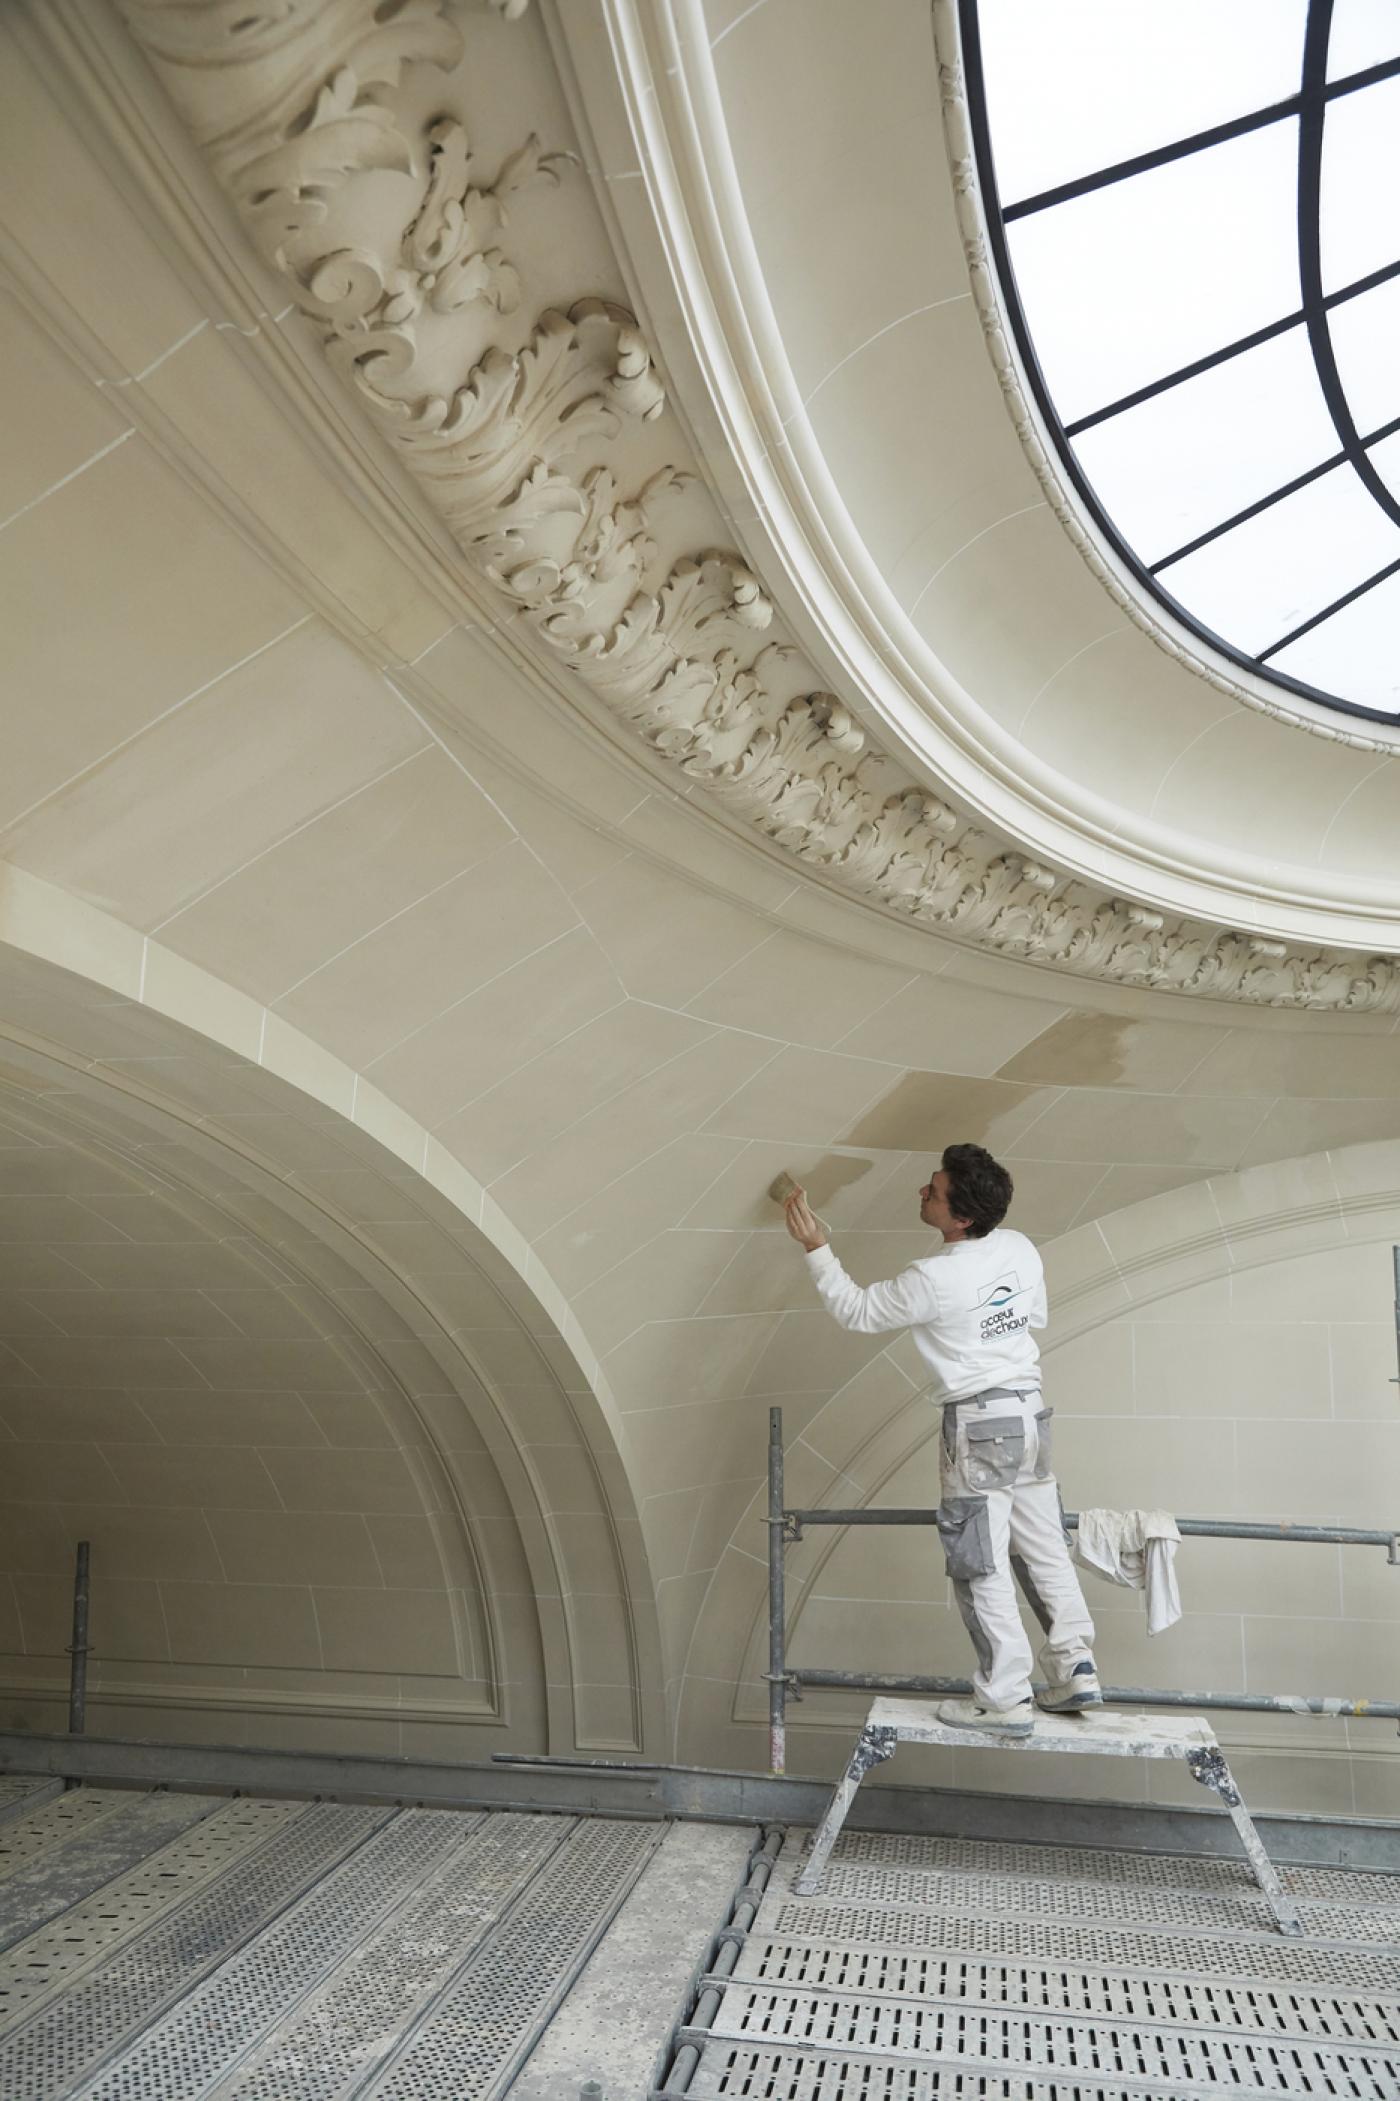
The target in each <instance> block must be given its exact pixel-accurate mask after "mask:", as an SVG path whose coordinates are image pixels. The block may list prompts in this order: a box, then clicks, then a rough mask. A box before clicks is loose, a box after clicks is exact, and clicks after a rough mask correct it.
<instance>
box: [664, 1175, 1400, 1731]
mask: <svg viewBox="0 0 1400 2101" xmlns="http://www.w3.org/2000/svg"><path fill="white" fill-rule="evenodd" d="M1396 1242H1400V1141H1383V1142H1375V1143H1371V1144H1361V1145H1353V1146H1349V1147H1344V1148H1339V1149H1337V1150H1334V1151H1328V1152H1321V1153H1315V1154H1310V1155H1306V1156H1302V1157H1299V1158H1295V1159H1292V1160H1285V1161H1280V1162H1277V1163H1274V1164H1271V1165H1269V1166H1267V1167H1260V1168H1250V1169H1245V1170H1243V1171H1241V1172H1240V1173H1237V1174H1234V1175H1229V1176H1222V1177H1217V1178H1212V1179H1209V1180H1202V1181H1200V1182H1195V1183H1191V1184H1188V1185H1186V1186H1185V1187H1183V1188H1180V1189H1176V1190H1172V1191H1169V1192H1167V1193H1166V1194H1165V1195H1161V1196H1157V1197H1153V1198H1150V1199H1148V1200H1146V1201H1144V1202H1142V1203H1139V1204H1134V1205H1130V1206H1127V1207H1125V1208H1124V1209H1123V1210H1122V1211H1120V1212H1117V1213H1114V1214H1110V1215H1109V1216H1108V1217H1107V1218H1104V1219H1102V1220H1099V1221H1096V1222H1095V1223H1094V1224H1092V1225H1090V1226H1086V1227H1081V1228H1079V1229H1077V1230H1076V1231H1075V1232H1073V1233H1069V1234H1064V1235H1061V1236H1060V1237H1059V1238H1058V1239H1056V1240H1054V1241H1052V1242H1049V1243H1047V1245H1046V1247H1045V1249H1044V1255H1045V1262H1046V1271H1047V1277H1048V1279H1049V1284H1050V1293H1051V1304H1052V1307H1053V1308H1054V1312H1055V1340H1054V1343H1053V1344H1051V1345H1050V1346H1049V1347H1048V1348H1047V1350H1046V1358H1047V1364H1048V1366H1049V1367H1051V1374H1052V1377H1053V1363H1054V1355H1055V1352H1056V1351H1057V1350H1058V1349H1064V1348H1068V1347H1069V1346H1070V1345H1072V1344H1076V1343H1079V1342H1080V1341H1082V1340H1083V1339H1085V1338H1087V1337H1090V1336H1092V1335H1093V1334H1094V1332H1095V1331H1096V1330H1099V1329H1101V1328H1105V1327H1108V1326H1109V1325H1110V1324H1112V1323H1113V1322H1114V1321H1115V1320H1118V1319H1121V1318H1122V1317H1125V1316H1128V1315H1131V1314H1132V1313H1133V1312H1134V1311H1139V1312H1142V1311H1147V1310H1150V1309H1152V1308H1155V1307H1158V1306H1160V1305H1161V1304H1162V1303H1163V1302H1165V1301H1168V1300H1170V1299H1173V1298H1174V1297H1176V1296H1177V1295H1178V1294H1183V1293H1191V1292H1194V1291H1196V1290H1197V1287H1204V1288H1205V1291H1206V1292H1207V1293H1210V1292H1213V1291H1218V1290H1219V1288H1220V1287H1221V1285H1222V1284H1224V1283H1225V1282H1226V1280H1231V1279H1238V1278H1240V1277H1241V1276H1243V1275H1247V1274H1248V1273H1249V1272H1251V1271H1265V1270H1267V1269H1268V1268H1270V1267H1271V1266H1272V1265H1274V1264H1277V1263H1282V1262H1287V1261H1289V1260H1290V1259H1307V1258H1309V1257H1315V1256H1317V1255H1319V1254H1332V1255H1336V1256H1338V1257H1340V1258H1343V1259H1351V1258H1354V1257H1355V1256H1357V1255H1358V1254H1359V1253H1360V1252H1361V1251H1362V1250H1363V1249H1370V1250H1372V1251H1374V1250H1376V1249H1377V1248H1379V1247H1380V1246H1381V1245H1384V1246H1385V1247H1386V1248H1387V1249H1389V1247H1390V1246H1391V1245H1393V1244H1394V1243H1396ZM1373 1266H1374V1265H1373ZM1391 1310H1392V1309H1391V1307H1390V1305H1389V1303H1388V1301H1387V1303H1385V1304H1384V1305H1381V1306H1378V1315H1377V1317H1378V1320H1385V1319H1387V1318H1388V1316H1389V1314H1390V1312H1391ZM901 1359H902V1360H903V1361H901ZM915 1370H916V1360H915V1359H914V1358H913V1356H912V1353H911V1352H910V1350H909V1346H908V1343H907V1341H902V1340H900V1339H897V1340H895V1341H894V1342H892V1343H891V1344H890V1345H889V1346H888V1347H887V1348H886V1349H885V1350H883V1351H882V1352H880V1354H879V1355H878V1356H877V1357H875V1358H874V1359H872V1360H871V1362H870V1363H868V1364H867V1365H866V1366H865V1367H864V1368H863V1369H862V1370H861V1371H860V1372H859V1373H857V1374H856V1376H855V1377H854V1378H852V1379H849V1380H847V1381H846V1382H845V1383H844V1384H843V1385H842V1386H841V1387H839V1388H838V1389H837V1390H836V1391H835V1392H834V1393H833V1394H832V1395H831V1396H830V1397H829V1398H828V1399H827V1401H826V1402H825V1403H824V1404H823V1405H822V1407H821V1408H820V1409H819V1410H818V1411H817V1412H816V1413H815V1415H813V1416H812V1417H811V1418H810V1419H809V1420H808V1421H806V1422H805V1423H804V1424H803V1425H802V1427H801V1429H800V1430H798V1431H797V1432H796V1433H795V1434H793V1433H790V1434H789V1437H788V1441H787V1473H788V1483H787V1492H786V1498H785V1499H786V1501H787V1503H788V1504H789V1506H790V1507H836V1506H846V1507H852V1508H866V1507H869V1506H871V1505H872V1504H875V1503H877V1502H879V1501H880V1500H882V1499H884V1500H888V1501H891V1502H893V1503H895V1504H898V1505H900V1506H917V1507H923V1506H925V1505H927V1506H930V1507H931V1506H932V1505H933V1504H934V1503H935V1502H936V1501H937V1499H938V1483H937V1467H936V1463H935V1456H934V1455H935V1450H936V1441H937V1436H938V1427H939V1426H938V1420H937V1417H936V1416H932V1415H929V1414H928V1413H927V1411H926V1404H925V1402H924V1399H923V1393H922V1390H921V1388H920V1386H919V1384H918V1382H917V1378H916V1376H915V1375H914V1373H915ZM1050 1397H1051V1398H1052V1399H1055V1400H1057V1401H1061V1402H1062V1400H1063V1395H1061V1396H1055V1395H1053V1394H1052V1395H1051V1396H1050ZM921 1412H922V1413H923V1414H924V1416H925V1419H924V1420H918V1419H917V1418H918V1416H919V1415H920V1413H921ZM911 1468H919V1469H920V1478H919V1480H918V1482H917V1483H915V1484H911V1483H910V1481H909V1478H908V1474H909V1470H910V1469H911ZM894 1483H898V1487H897V1488H896V1489H895V1491H894V1492H893V1493H888V1494H887V1491H889V1490H890V1489H891V1484H894ZM1206 1500H1207V1501H1208V1500H1209V1498H1208V1497H1207V1499H1206ZM763 1508H764V1494H763V1492H762V1491H759V1492H758V1493H756V1494H755V1495H754V1497H753V1499H752V1501H751V1502H750V1504H749V1505H748V1507H747V1508H746V1510H745V1511H744V1512H743V1513H742V1515H741V1517H740V1518H739V1520H738V1522H737V1523H736V1526H735V1528H734V1532H733V1534H732V1535H731V1538H730V1541H729V1543H728V1545H727V1546H726V1548H725V1550H724V1552H723V1554H722V1555H721V1557H720V1561H719V1565H718V1566H717V1568H716V1570H715V1574H714V1577H713V1579H712V1583H711V1587H710V1593H709V1595H708V1597H707V1599H706V1602H705V1605H704V1606H703V1607H702V1609H701V1611H700V1613H699V1615H698V1616H697V1621H696V1628H695V1633H694V1636H693V1639H692V1645H691V1654H690V1657H689V1658H688V1661H687V1671H686V1680H685V1683H684V1685H683V1688H682V1694H681V1700H680V1707H679V1719H678V1729H679V1730H680V1731H682V1732H684V1731H686V1730H687V1729H688V1728H695V1727H697V1726H701V1727H703V1726H705V1718H704V1709H705V1704H706V1696H705V1694H704V1693H703V1692H700V1691H699V1688H700V1687H702V1686H705V1685H709V1686H711V1687H713V1686H714V1685H715V1684H716V1682H717V1681H719V1682H723V1684H724V1695H725V1714H724V1717H723V1720H722V1722H721V1721H718V1719H717V1718H716V1716H715V1714H714V1712H713V1709H711V1711H710V1714H709V1716H708V1725H709V1727H710V1729H711V1732H712V1734H713V1735H716V1736H717V1739H718V1741H719V1742H720V1743H721V1744H722V1745H723V1753H724V1755H725V1756H727V1757H728V1758H729V1759H730V1760H731V1761H733V1762H740V1761H742V1759H743V1758H744V1756H745V1747H746V1746H750V1745H756V1744H757V1743H758V1741H759V1738H758V1735H757V1732H758V1731H760V1730H763V1729H766V1724H767V1709H766V1688H765V1684H764V1676H763V1674H764V1672H765V1671H766V1669H767V1640H768V1619H767V1588H766V1583H765V1581H764V1577H763V1572H762V1569H761V1566H760V1565H758V1557H757V1556H756V1555H755V1554H754V1552H753V1551H752V1549H751V1548H750V1547H746V1546H745V1545H744V1544H743V1543H742V1542H743V1540H744V1538H745V1537H746V1535H748V1536H752V1534H753V1528H754V1526H755V1524H756V1523H757V1521H758V1520H759V1519H760V1518H761V1516H762V1513H763ZM1368 1522H1379V1520H1378V1519H1371V1520H1368ZM853 1536H857V1535H852V1534H849V1533H846V1532H842V1531H839V1530H835V1529H833V1530H830V1531H828V1530H826V1529H825V1528H823V1529H821V1530H817V1531H813V1532H809V1533H808V1534H807V1535H806V1536H805V1538H804V1539H803V1541H802V1542H801V1543H800V1544H799V1545H797V1546H795V1547H793V1548H790V1549H789V1552H788V1556H787V1594H788V1614H787V1646H788V1652H789V1655H792V1654H793V1653H794V1651H795V1650H797V1649H798V1648H799V1647H800V1641H801V1635H802V1627H803V1620H804V1615H805V1614H806V1613H807V1610H808V1607H809V1605H811V1603H812V1602H813V1601H814V1600H816V1599H819V1598H820V1597H821V1596H822V1595H823V1584H824V1582H825V1580H826V1579H827V1577H828V1574H829V1572H830V1571H831V1569H832V1567H833V1564H837V1563H839V1560H840V1558H841V1556H842V1553H843V1549H844V1548H845V1547H846V1544H847V1542H848V1540H850V1539H851V1538H852V1537H853ZM858 1536H859V1537H860V1538H861V1540H862V1541H863V1542H864V1541H866V1540H868V1538H869V1535H868V1534H865V1533H862V1534H860V1535H858ZM877 1536H878V1537H879V1538H881V1539H902V1538H903V1537H904V1535H903V1534H902V1533H889V1534H885V1533H881V1534H879V1535H877ZM928 1552H929V1553H930V1554H933V1553H934V1549H933V1547H932V1546H930V1547H929V1548H928ZM930 1587H931V1589H932V1586H930ZM837 1588H838V1590H839V1588H840V1586H837ZM1096 1596H1098V1597H1101V1596H1102V1593H1096ZM726 1628H727V1629H728V1630H730V1631H729V1640H728V1643H727V1655H726V1654H725V1653H724V1650H725V1647H726V1644H725V1642H724V1629H726ZM740 1630H742V1631H740ZM807 1660H808V1661H810V1662H812V1663H817V1662H820V1663H822V1664H826V1665H833V1666H837V1667H841V1666H844V1667H848V1668H849V1667H851V1665H850V1660H849V1659H847V1658H843V1657H839V1656H834V1655H822V1656H820V1657H815V1656H814V1657H811V1658H809V1659H807ZM869 1667H870V1668H872V1669H895V1670H900V1669H902V1670H915V1669H924V1670H927V1669H929V1668H932V1667H935V1666H930V1665H929V1663H928V1662H927V1661H923V1662H915V1661H913V1660H911V1659H909V1658H908V1657H907V1656H905V1657H904V1658H903V1659H902V1660H900V1661H884V1660H879V1661H872V1662H871V1664H870V1666H869ZM936 1668H941V1669H944V1670H947V1671H949V1672H959V1673H960V1672H961V1671H962V1670H963V1669H964V1660H962V1657H961V1649H959V1660H956V1661H949V1662H947V1663H946V1664H941V1665H939V1666H936ZM1138 1682H1146V1681H1138ZM1197 1682H1199V1681H1197ZM1357 1690H1358V1692H1360V1693H1364V1692H1366V1691H1367V1690H1368V1688H1366V1687H1364V1686H1359V1687H1358V1688H1357ZM852 1697H853V1696H843V1695H840V1694H821V1693H818V1694H815V1695H813V1694H809V1695H808V1696H807V1704H806V1711H805V1712H804V1709H803V1707H798V1708H797V1709H796V1710H795V1711H793V1710H790V1711H789V1727H790V1730H795V1731H796V1733H797V1739H798V1742H799V1744H800V1740H801V1738H802V1736H803V1734H804V1733H806V1734H809V1735H810V1739H811V1743H812V1747H813V1750H814V1752H815V1753H816V1755H818V1756H826V1755H827V1753H828V1751H829V1748H830V1746H831V1744H832V1743H834V1742H836V1741H838V1739H839V1732H840V1731H841V1730H842V1729H844V1728H845V1727H846V1726H847V1720H848V1717H849V1715H852V1714H854V1713H855V1712H856V1708H855V1707H854V1706H853V1705H852V1704H851V1700H852ZM833 1731H834V1732H836V1734H832V1732H833ZM748 1755H749V1756H750V1758H751V1757H752V1755H753V1754H752V1752H751V1751H750V1752H749V1754H748ZM795 1755H796V1756H797V1757H798V1758H799V1759H800V1757H801V1752H800V1750H798V1751H797V1752H796V1753H795ZM1331 1755H1333V1756H1336V1755H1338V1754H1337V1753H1336V1752H1335V1751H1334V1752H1333V1753H1332V1754H1331Z"/></svg>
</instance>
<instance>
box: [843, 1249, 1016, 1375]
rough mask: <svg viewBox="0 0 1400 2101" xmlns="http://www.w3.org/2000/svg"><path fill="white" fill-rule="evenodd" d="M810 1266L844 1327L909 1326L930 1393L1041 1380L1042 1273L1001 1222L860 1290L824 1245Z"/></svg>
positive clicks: (874, 1331)
mask: <svg viewBox="0 0 1400 2101" xmlns="http://www.w3.org/2000/svg"><path fill="white" fill-rule="evenodd" d="M807 1267H808V1269H809V1270H810V1271H811V1273H812V1282H813V1283H814V1284H815V1285H816V1287H817V1289H818V1291H819V1292H820V1293H821V1295H822V1302H823V1304H824V1305H825V1307H826V1310H827V1312H828V1313H830V1314H831V1315H833V1317H834V1318H835V1319H836V1320H838V1321H839V1322H840V1323H841V1326H842V1327H843V1328H851V1329H853V1330H854V1331H855V1333H857V1334H859V1335H878V1334H881V1333H883V1332H884V1330H885V1329H887V1328H908V1329H909V1330H910V1332H911V1333H912V1335H913V1337H914V1344H915V1347H916V1348H917V1350H918V1352H919V1355H920V1356H921V1357H922V1358H923V1360H924V1362H925V1363H926V1364H927V1365H928V1367H929V1370H930V1371H931V1372H932V1374H933V1378H932V1381H931V1384H930V1392H931V1394H932V1397H933V1399H934V1400H936V1401H958V1400H963V1399H965V1398H966V1397H967V1396H968V1395H969V1394H974V1393H981V1392H983V1390H984V1389H985V1388H986V1387H988V1386H1015V1387H1019V1388H1022V1389H1026V1388H1030V1387H1036V1386H1039V1384H1040V1351H1039V1349H1038V1348H1037V1347H1036V1345H1035V1343H1034V1342H1033V1341H1032V1339H1031V1329H1032V1328H1043V1327H1044V1326H1045V1322H1046V1307H1045V1271H1044V1269H1043V1268H1042V1266H1041V1260H1040V1256H1039V1254H1038V1253H1037V1251H1036V1249H1035V1247H1034V1245H1033V1243H1032V1242H1031V1241H1029V1240H1027V1238H1026V1236H1025V1234H1024V1233H1014V1232H1012V1231H1011V1230H1010V1228H1009V1227H1006V1226H998V1227H996V1228H995V1229H994V1230H993V1231H992V1232H990V1233H988V1234H987V1235H986V1237H985V1238H984V1239H982V1240H955V1241H953V1242H952V1243H951V1244H950V1245H947V1246H944V1247H941V1248H936V1249H935V1250H934V1252H933V1253H932V1254H931V1255H925V1256H924V1257H923V1258H922V1259H921V1260H920V1261H918V1262H915V1263H912V1264H911V1265H910V1267H909V1268H908V1269H906V1270H902V1271H901V1273H900V1274H899V1275H898V1276H897V1277H891V1278H890V1280H889V1282H888V1283H885V1284H869V1285H867V1286H866V1287H865V1289H864V1290H862V1289H861V1287H860V1285H859V1284H857V1283H855V1282H854V1280H853V1279H852V1278H850V1277H848V1276H847V1274H846V1272H845V1270H844V1269H843V1268H842V1267H841V1264H840V1263H839V1262H838V1261H837V1259H836V1256H835V1255H834V1254H833V1253H832V1250H831V1249H830V1248H829V1247H819V1248H813V1249H812V1251H811V1253H810V1254H809V1255H808V1256H807Z"/></svg>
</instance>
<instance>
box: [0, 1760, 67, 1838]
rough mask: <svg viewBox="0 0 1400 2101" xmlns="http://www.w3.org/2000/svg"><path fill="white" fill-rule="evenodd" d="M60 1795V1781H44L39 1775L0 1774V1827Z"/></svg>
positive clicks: (61, 1787)
mask: <svg viewBox="0 0 1400 2101" xmlns="http://www.w3.org/2000/svg"><path fill="white" fill-rule="evenodd" d="M62 1793H63V1782H62V1781H61V1780H46V1779H45V1778H44V1776H43V1775H42V1774H41V1773H0V1825H3V1824H5V1823H6V1822H7V1821H8V1819H9V1818H10V1817H12V1816H22V1815H23V1814H24V1812H25V1810H26V1809H33V1808H35V1807H37V1805H38V1804H39V1803H40V1802H43V1801H46V1800H47V1799H48V1797H49V1796H50V1795H61V1794H62Z"/></svg>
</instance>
